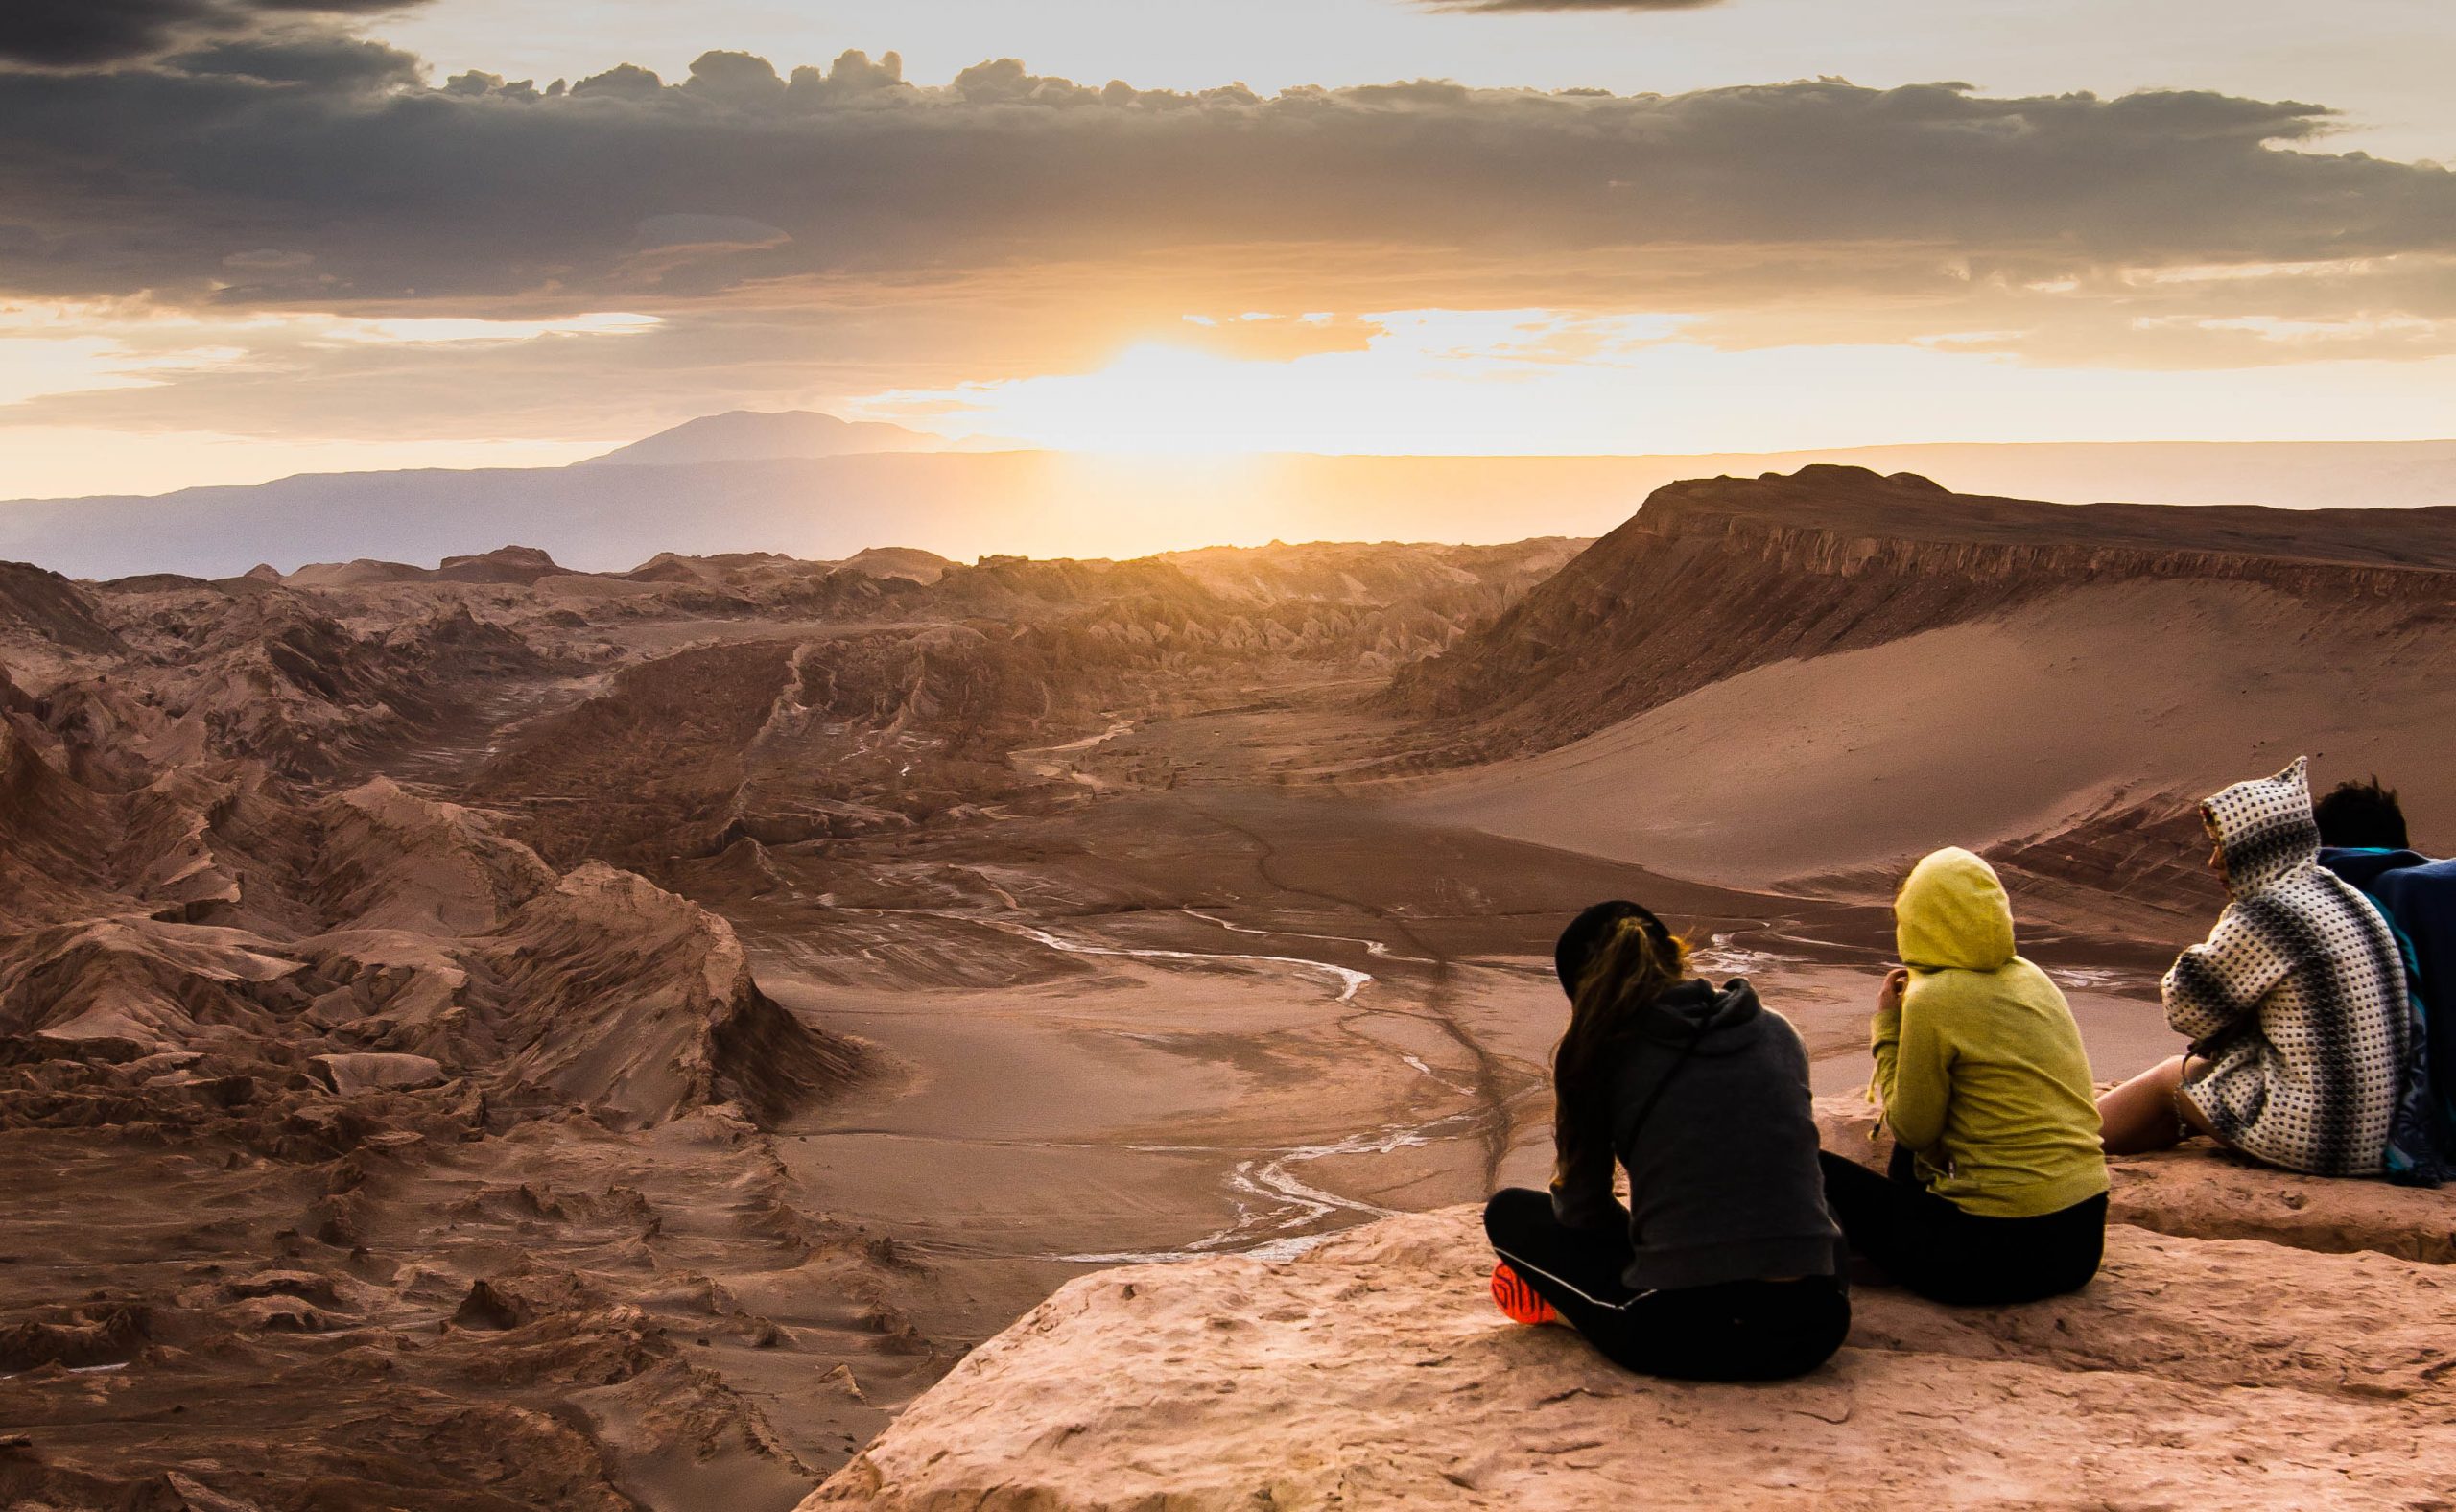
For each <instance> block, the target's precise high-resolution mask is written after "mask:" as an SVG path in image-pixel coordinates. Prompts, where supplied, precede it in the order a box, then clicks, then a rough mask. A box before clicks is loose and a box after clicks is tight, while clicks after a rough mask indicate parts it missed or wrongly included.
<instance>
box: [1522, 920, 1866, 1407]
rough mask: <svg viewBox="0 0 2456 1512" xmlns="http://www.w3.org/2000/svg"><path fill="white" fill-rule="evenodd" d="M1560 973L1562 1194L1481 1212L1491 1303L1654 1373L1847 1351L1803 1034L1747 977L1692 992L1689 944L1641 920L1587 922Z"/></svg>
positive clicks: (1788, 1365) (1571, 934)
mask: <svg viewBox="0 0 2456 1512" xmlns="http://www.w3.org/2000/svg"><path fill="white" fill-rule="evenodd" d="M1554 966H1555V969H1556V970H1557V971H1558V972H1559V975H1560V979H1561V985H1562V987H1563V989H1564V990H1566V991H1567V992H1568V993H1569V996H1570V1027H1569V1030H1568V1032H1567V1033H1566V1034H1564V1035H1563V1036H1562V1037H1561V1043H1560V1047H1559V1049H1558V1050H1557V1051H1555V1052H1554V1055H1553V1061H1552V1077H1553V1093H1554V1097H1555V1099H1556V1103H1557V1110H1556V1112H1555V1115H1554V1122H1553V1153H1554V1172H1553V1178H1552V1187H1551V1191H1550V1192H1548V1193H1543V1192H1535V1191H1531V1190H1528V1189H1525V1188H1512V1189H1509V1190H1506V1191H1503V1192H1500V1193H1496V1194H1495V1195H1494V1196H1493V1198H1492V1200H1491V1201H1490V1202H1489V1203H1488V1204H1486V1206H1485V1208H1484V1232H1485V1235H1486V1237H1487V1238H1489V1239H1490V1240H1492V1245H1493V1249H1494V1252H1495V1253H1496V1254H1497V1255H1498V1256H1499V1257H1500V1263H1499V1264H1497V1265H1496V1266H1495V1267H1494V1271H1493V1283H1492V1285H1493V1297H1494V1300H1495V1301H1496V1302H1498V1303H1499V1304H1500V1307H1501V1310H1502V1311H1504V1312H1506V1313H1508V1314H1509V1315H1510V1316H1511V1317H1512V1318H1514V1319H1516V1320H1518V1321H1520V1322H1523V1323H1543V1322H1550V1321H1554V1320H1556V1319H1557V1320H1559V1321H1564V1322H1567V1323H1569V1324H1570V1326H1571V1327H1573V1328H1575V1329H1576V1330H1577V1331H1578V1332H1579V1333H1580V1334H1583V1335H1585V1336H1586V1337H1587V1339H1588V1340H1589V1341H1591V1342H1592V1343H1593V1344H1594V1346H1595V1347H1596V1348H1597V1349H1599V1350H1601V1351H1602V1352H1603V1354H1604V1355H1606V1356H1607V1357H1609V1358H1611V1359H1613V1360H1615V1361H1617V1362H1618V1363H1619V1364H1620V1365H1622V1366H1624V1367H1626V1368H1628V1369H1630V1370H1635V1371H1640V1372H1642V1373H1644V1374H1647V1375H1656V1376H1669V1377H1677V1378H1682V1379H1687V1380H1697V1381H1770V1380H1780V1379H1783V1378H1786V1377H1790V1376H1797V1375H1803V1374H1805V1373H1807V1372H1808V1371H1811V1370H1814V1369H1815V1368H1816V1367H1817V1366H1819V1365H1821V1364H1823V1363H1824V1362H1825V1361H1826V1360H1827V1359H1829V1358H1831V1357H1832V1355H1833V1352H1834V1351H1835V1350H1837V1349H1839V1348H1840V1347H1841V1345H1842V1340H1843V1337H1844V1335H1847V1334H1849V1332H1850V1329H1851V1303H1850V1291H1849V1287H1848V1284H1847V1282H1846V1281H1845V1279H1844V1275H1845V1267H1846V1265H1847V1264H1848V1255H1847V1251H1846V1250H1845V1248H1844V1246H1843V1241H1842V1234H1841V1230H1840V1229H1839V1228H1838V1227H1837V1226H1836V1225H1835V1223H1834V1221H1833V1217H1832V1215H1831V1213H1830V1211H1828V1209H1827V1207H1826V1201H1825V1185H1824V1177H1823V1174H1822V1171H1821V1169H1820V1168H1819V1166H1818V1163H1817V1129H1816V1120H1815V1117H1814V1114H1813V1111H1812V1109H1811V1107H1810V1101H1809V1094H1808V1079H1807V1051H1806V1050H1805V1049H1804V1048H1803V1047H1802V1045H1801V1043H1800V1037H1799V1034H1798V1031H1796V1030H1795V1029H1793V1028H1791V1026H1790V1024H1789V1022H1788V1021H1787V1020H1785V1019H1783V1016H1782V1015H1780V1014H1778V1013H1775V1012H1772V1011H1771V1010H1769V1009H1767V1008H1766V1007H1765V1006H1764V1005H1763V1004H1759V1002H1758V1001H1757V994H1756V991H1755V990H1754V989H1753V988H1751V987H1750V986H1749V984H1748V983H1747V982H1746V981H1745V980H1739V979H1734V980H1731V981H1728V982H1726V983H1724V984H1723V985H1722V986H1720V987H1716V986H1713V985H1712V984H1710V983H1708V982H1704V981H1700V980H1695V979H1693V978H1691V977H1690V976H1689V975H1688V948H1687V946H1686V945H1685V944H1684V943H1683V942H1682V941H1681V940H1680V939H1678V938H1677V937H1676V936H1674V935H1673V934H1672V933H1671V932H1670V931H1669V930H1668V929H1666V928H1665V926H1664V924H1663V921H1662V920H1660V919H1658V918H1656V917H1655V916H1654V915H1653V914H1652V913H1650V912H1648V911H1646V910H1644V909H1642V908H1641V907H1639V906H1638V905H1637V904H1634V903H1628V902H1612V903H1602V904H1597V905H1595V906H1594V908H1592V909H1589V910H1586V911H1585V912H1584V913H1582V914H1580V915H1579V916H1578V917H1577V919H1576V920H1575V921H1573V922H1572V923H1571V924H1570V927H1569V929H1568V930H1567V931H1565V932H1564V933H1562V935H1561V939H1560V943H1559V945H1558V946H1557V947H1556V949H1555V951H1554ZM1616 1167H1618V1168H1620V1169H1625V1170H1627V1172H1628V1175H1629V1202H1628V1205H1627V1206H1626V1207H1623V1206H1621V1204H1620V1202H1619V1200H1618V1197H1616V1196H1615V1195H1614V1193H1613V1172H1614V1169H1615V1168H1616Z"/></svg>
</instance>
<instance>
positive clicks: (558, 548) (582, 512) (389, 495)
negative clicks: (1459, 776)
mask: <svg viewBox="0 0 2456 1512" xmlns="http://www.w3.org/2000/svg"><path fill="white" fill-rule="evenodd" d="M712 418H713V419H724V418H726V417H725V416H714V417H712ZM750 418H752V419H775V418H780V417H779V416H751V417H750ZM816 418H824V417H823V416H822V417H816ZM682 429H683V430H688V429H689V427H687V426H686V427H683V428H682ZM666 434H667V435H669V436H672V435H674V434H677V433H675V432H668V433H666ZM650 439H651V440H654V439H655V437H651V438H650ZM641 444H642V445H643V446H645V445H647V444H649V443H648V442H642V443H641ZM618 455H619V454H618ZM1818 462H1836V463H1857V464H1859V465H1863V466H1867V467H1871V468H1874V469H1875V470H1876V471H1877V472H1878V473H1894V472H1903V471H1908V472H1916V473H1920V474H1923V475H1925V476H1926V477H1929V478H1933V479H1935V480H1936V481H1937V482H1938V483H1940V484H1944V485H1945V486H1947V487H1948V488H1953V489H1957V490H1960V491H1961V492H1964V493H1972V494H1992V495H2002V496H2010V497H2020V498H2033V499H2050V500H2054V501H2057V502H2059V503H2070V504H2080V503H2087V502H2090V501H2092V500H2099V499H2125V498H2132V499H2149V500H2156V501H2159V502H2161V503H2166V504H2194V505H2200V504H2266V505H2276V506H2283V507H2286V508H2323V507H2347V506H2367V507H2380V508H2399V507H2406V506H2415V505H2431V504H2456V441H2412V442H2376V443H2373V442H2329V443H2305V442H2265V443H2224V444H2197V443H2137V444H2135V443H2125V444H2093V443H2076V444H2061V445H2021V446H1977V445H1951V446H1888V447H1859V448H1855V449H1846V450H1839V451H1830V452H1787V453H1757V454H1714V455H1704V456H1655V457H1310V456H1255V457H1235V456H1229V457H1176V458H1168V457H1102V456H1092V455H1079V454H1070V453H1062V452H1033V451H1002V452H976V451H965V450H959V449H949V450H944V451H930V452H906V453H901V454H897V453H866V454H862V455H855V456H839V457H817V458H789V459H783V460H768V461H697V462H668V463H650V462H646V461H633V462H631V463H629V464H613V463H605V462H599V463H595V464H583V465H579V466H572V467H540V468H520V469H513V468H494V469H484V470H475V471H443V470H429V471H417V472H366V473H325V474H305V475H301V476H299V477H295V478H284V479H280V480H278V481H276V482H273V483H268V484H257V485H254V486H249V487H214V488H188V489H183V490H181V491H179V492H177V493H172V494H164V495H160V496H158V497H152V498H136V497H119V498H89V499H51V500H23V501H19V502H16V503H0V560H9V559H14V560H19V561H30V562H35V563H39V564H40V565H42V566H44V567H48V568H52V569H53V570H55V571H58V572H62V573H66V574H67V575H68V576H70V577H72V578H87V579H108V578H119V577H125V576H129V575H131V574H138V573H155V572H177V573H189V574H194V575H196V576H198V577H204V578H222V577H227V576H231V575H234V574H238V573H244V572H246V571H248V569H249V568H250V567H252V566H254V565H256V564H257V563H259V562H266V561H270V562H272V563H273V564H274V565H276V566H278V567H281V568H283V569H285V570H287V569H291V568H294V567H295V566H296V565H297V564H298V563H301V562H329V563H342V564H347V563H351V562H354V561H356V560H357V559H358V558H362V557H365V558H375V559H380V560H383V561H389V562H394V563H415V564H417V565H419V566H421V567H423V566H425V565H427V564H430V563H434V562H437V561H440V560H441V559H442V558H444V557H446V556H450V555H461V554H465V553H472V552H483V551H486V550H488V549H489V548H492V547H495V546H498V545H500V544H501V543H502V542H503V541H504V540H505V539H506V538H507V537H508V538H510V539H514V540H519V541H523V542H526V543H529V544H531V545H533V546H535V547H538V548H540V549H541V550H544V551H547V552H551V553H552V554H553V556H554V560H555V561H556V562H558V563H561V564H562V565H564V566H566V567H570V568H573V569H576V570H579V571H582V572H624V571H627V570H629V569H631V568H633V567H635V566H638V565H639V564H641V563H643V562H646V561H648V560H649V559H650V558H651V557H653V556H655V555H657V554H658V553H660V552H674V553H678V554H681V555H701V556H704V555H720V554H725V553H732V552H783V553H787V554H789V555H793V556H797V557H801V558H804V559H807V560H812V561H841V560H843V559H844V558H846V557H849V556H851V555H854V554H855V553H857V552H860V551H862V550H863V549H864V548H867V547H872V546H884V545H896V546H911V547H918V548H921V549H923V550H925V551H931V552H935V553H938V554H940V555H945V556H951V557H955V558H957V559H959V560H965V561H969V560H971V559H972V558H974V557H977V556H980V555H989V554H997V553H1011V554H1018V555H1029V556H1137V555H1146V554H1149V553H1153V552H1168V551H1180V550H1189V549H1192V548H1194V547H1201V546H1259V545H1262V544H1263V543H1264V542H1266V541H1270V540H1283V541H1326V540H1327V541H1342V540H1343V541H1442V542H1450V543H1453V544H1462V545H1464V544H1489V543H1493V542H1500V541H1514V540H1523V539H1524V538H1526V537H1528V536H1534V535H1575V536H1592V535H1600V534H1602V533H1603V532H1606V531H1609V530H1611V529H1612V528H1613V527H1614V526H1616V525H1618V524H1619V523H1620V522H1621V521H1622V520H1625V519H1626V518H1628V516H1629V513H1630V511H1631V510H1633V509H1635V508H1637V507H1638V505H1639V503H1640V502H1641V500H1643V499H1644V498H1645V497H1646V495H1647V494H1648V493H1651V492H1652V491H1653V490H1655V489H1657V488H1659V487H1662V486H1663V485H1664V484H1667V483H1671V482H1674V481H1675V480H1679V479H1684V478H1712V477H1715V476H1717V475H1726V474H1728V475H1734V476H1739V477H1755V476H1757V475H1758V474H1759V473H1763V472H1769V471H1785V472H1786V471H1790V470H1793V469H1796V468H1798V467H1801V466H1803V465H1807V464H1810V463H1818ZM335 570H340V569H335Z"/></svg>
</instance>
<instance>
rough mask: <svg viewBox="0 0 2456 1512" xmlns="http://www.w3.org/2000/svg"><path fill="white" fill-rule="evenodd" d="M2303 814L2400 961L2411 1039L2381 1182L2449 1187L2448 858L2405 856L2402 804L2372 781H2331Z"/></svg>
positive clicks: (2455, 989)
mask: <svg viewBox="0 0 2456 1512" xmlns="http://www.w3.org/2000/svg"><path fill="white" fill-rule="evenodd" d="M2311 816H2312V817H2313V818H2314V819H2316V820H2318V821H2319V826H2320V846H2321V849H2320V864H2321V865H2323V866H2326V867H2327V868H2328V869H2329V870H2330V871H2333V872H2335V873H2336V874H2337V875H2338V876H2339V877H2342V878H2343V879H2345V881H2347V882H2348V883H2350V884H2351V885H2352V886H2355V887H2357V888H2359V889H2361V891H2362V892H2363V894H2364V895H2365V896H2367V897H2368V898H2370V899H2371V901H2372V902H2373V903H2374V904H2376V905H2378V908H2379V911H2380V912H2381V913H2383V914H2385V915H2386V916H2387V919H2388V926H2389V928H2390V929H2391V930H2393V931H2394V932H2395V933H2396V935H2397V944H2398V945H2399V946H2400V947H2401V948H2402V949H2403V951H2404V955H2405V982H2406V986H2407V989H2408V993H2407V995H2408V997H2409V998H2410V999H2411V1000H2412V1003H2413V1011H2414V1017H2415V1019H2416V1020H2417V1021H2418V1022H2417V1023H2416V1025H2415V1028H2416V1029H2417V1031H2418V1032H2417V1033H2416V1034H2415V1035H2414V1053H2413V1060H2412V1064H2411V1065H2410V1066H2409V1067H2408V1068H2407V1072H2406V1075H2405V1078H2404V1085H2403V1087H2402V1088H2401V1089H2400V1090H2401V1093H2402V1096H2401V1098H2400V1100H2399V1103H2398V1106H2397V1116H2396V1120H2395V1122H2393V1123H2392V1124H2391V1125H2390V1128H2389V1134H2388V1178H2389V1179H2390V1180H2391V1181H2397V1182H2402V1183H2404V1184H2406V1185H2408V1186H2424V1187H2429V1186H2437V1185H2439V1184H2440V1183H2442V1182H2445V1181H2456V861H2433V860H2431V859H2430V858H2429V857H2427V856H2424V855H2422V854H2421V853H2420V852H2419V851H2416V850H2415V849H2413V845H2412V840H2411V839H2410V837H2409V836H2408V835H2407V833H2406V829H2405V814H2404V808H2403V806H2402V805H2401V804H2399V803H2398V802H2397V794H2396V791H2395V790H2393V789H2389V788H2383V787H2381V786H2380V784H2379V779H2378V778H2377V777H2375V776H2374V777H2373V778H2372V779H2371V780H2370V781H2368V782H2343V783H2339V784H2338V785H2337V786H2336V788H2335V789H2334V790H2333V791H2330V792H2329V793H2328V794H2327V795H2326V796H2325V797H2323V798H2321V799H2320V801H2319V802H2317V803H2315V804H2313V805H2312V806H2311Z"/></svg>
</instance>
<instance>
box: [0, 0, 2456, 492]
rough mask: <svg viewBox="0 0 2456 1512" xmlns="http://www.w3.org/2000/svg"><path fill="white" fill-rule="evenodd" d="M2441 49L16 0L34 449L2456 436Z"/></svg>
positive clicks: (12, 263)
mask: <svg viewBox="0 0 2456 1512" xmlns="http://www.w3.org/2000/svg"><path fill="white" fill-rule="evenodd" d="M2450 77H2456V24H2451V23H2450V20H2449V17H2448V11H2447V7H2446V4H2445V0H2344V3H2340V4H2337V5H2334V6H2330V7H2325V8H2315V7H2310V6H2307V5H2285V4H2277V3H2270V0H2158V3H2156V4H2145V5H2144V4H2140V3H2138V0H1984V3H1981V4H1972V3H1968V0H1854V3H1850V4H1839V3H1835V0H1659V3H1653V4H1612V3H1600V0H1596V3H1580V0H1552V3H1550V4H1536V3H1524V4H1522V3H1518V0H1479V3H1455V4H1450V3H1438V0H1169V3H1156V0H1034V3H1031V4H1019V3H1015V0H900V3H898V4H895V5H892V6H875V5H873V6H856V5H850V4H827V3H817V0H807V3H790V4H789V3H785V0H701V3H697V4H693V5H688V6H680V5H673V4H669V3H651V0H610V3H597V4H579V3H574V0H427V3H424V4H414V3H413V4H406V5H405V4H394V3H387V0H330V3H319V0H12V4H10V5H8V6H6V7H0V497H23V496H44V495H68V494H83V493H104V492H153V491H159V490H163V489H168V488H173V487H177V486H180V485H183V484H194V483H221V482H248V481H256V480H261V479H266V478H271V477H275V476H278V475H281V474H284V473H290V472H297V471H303V470H327V469H346V468H366V467H395V466H430V465H432V466H470V465H489V464H500V463H509V464H528V463H550V462H560V461H570V460H573V459H576V458H578V457H580V456H584V455H587V454H589V453H592V452H595V451H601V450H603V449H605V448H606V447H607V446H609V445H612V444H615V443H619V442H622V441H626V440H629V439H632V438H635V437H639V436H641V435H644V434H646V433H648V432H649V431H652V430H655V429H657V428H659V427H661V426H664V425H669V424H672V423H674V422H676V421H679V420H683V419H687V418H690V417H692V416H695V415H699V414H705V413H713V412H717V411H722V410H728V409H739V408H750V409H798V408H810V409H823V410H828V411H832V412H834V413H840V414H845V415H848V416H852V417H859V418H875V419H891V420H898V421H901V422H903V423H906V424H909V425H916V426H921V427H924V428H927V429H932V430H936V431H940V432H942V433H944V434H947V435H949V436H962V435H967V434H972V435H980V436H985V437H997V438H1003V439H1006V440H1010V441H1014V442H1020V443H1025V444H1031V445H1041V446H1050V447H1060V448H1072V449H1080V450H1098V451H1127V452H1134V451H1159V452H1171V451H1191V452H1213V451H1267V450H1304V451H1325V452H1422V453H1456V452H1491V453H1523V452H1572V453H1602V452H1687V451H1718V450H1721V451H1727V450H1753V449H1762V450H1773V449H1782V448H1791V447H1808V446H1840V445H1851V444H1873V443H1890V442H1905V441H1927V440H2067V439H2068V440H2090V439H2148V438H2179V439H2264V438H2294V439H2397V438H2420V437H2444V436H2450V435H2456V423H2451V422H2456V176H2451V174H2450V173H2449V172H2448V171H2447V170H2446V169H2444V168H2442V167H2440V166H2438V161H2439V160H2449V159H2451V158H2456V90H2450V89H2449V88H2448V87H2447V86H2446V81H2447V80H2448V79H2449V78H2450ZM1112 81H1118V82H1115V83H1113V82H1112Z"/></svg>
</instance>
